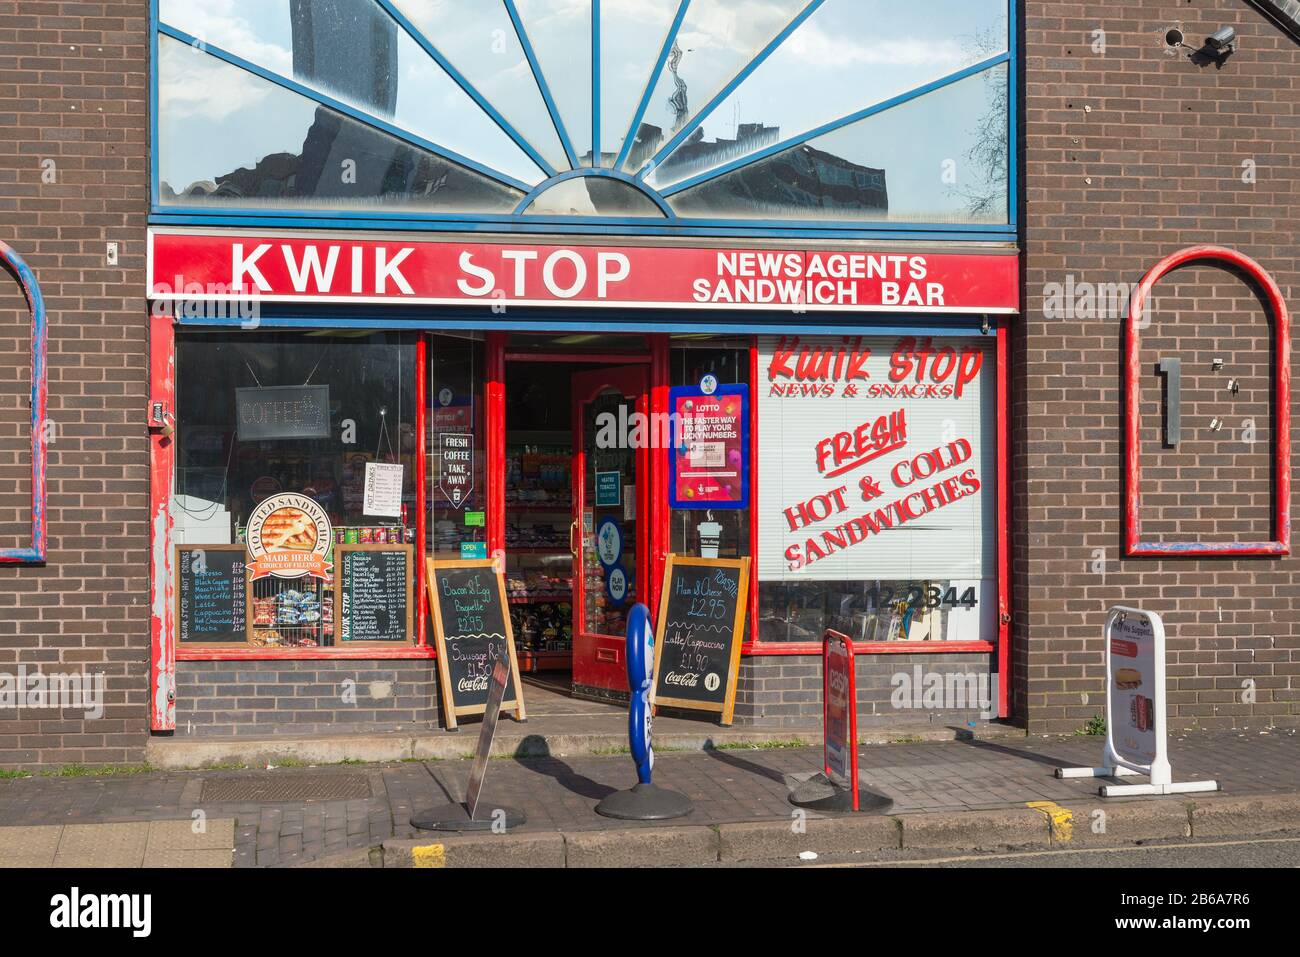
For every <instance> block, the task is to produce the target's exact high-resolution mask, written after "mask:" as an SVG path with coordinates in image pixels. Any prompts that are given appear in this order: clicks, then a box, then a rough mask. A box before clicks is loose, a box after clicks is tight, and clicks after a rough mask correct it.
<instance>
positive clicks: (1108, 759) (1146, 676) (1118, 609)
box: [1056, 605, 1219, 797]
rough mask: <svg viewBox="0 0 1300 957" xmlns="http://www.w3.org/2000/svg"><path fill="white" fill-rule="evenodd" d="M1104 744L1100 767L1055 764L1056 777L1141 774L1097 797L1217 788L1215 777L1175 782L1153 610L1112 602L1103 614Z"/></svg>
mask: <svg viewBox="0 0 1300 957" xmlns="http://www.w3.org/2000/svg"><path fill="white" fill-rule="evenodd" d="M1105 639H1106V745H1105V747H1104V748H1103V750H1102V758H1101V760H1102V766H1101V767H1097V768H1057V769H1056V776H1057V777H1058V778H1109V777H1126V776H1129V775H1139V774H1143V775H1146V776H1147V777H1148V778H1149V779H1150V783H1148V784H1104V785H1102V786H1101V787H1100V788H1099V789H1098V792H1099V793H1100V794H1101V796H1102V797H1126V796H1130V795H1135V794H1194V793H1197V792H1201V791H1217V790H1219V783H1218V782H1217V781H1185V782H1182V783H1175V782H1174V780H1173V772H1172V770H1171V768H1170V766H1169V752H1168V734H1167V730H1166V720H1165V625H1164V622H1163V621H1161V620H1160V616H1159V615H1157V614H1155V613H1154V612H1148V611H1142V610H1141V609H1138V608H1126V607H1124V606H1123V605H1116V606H1115V607H1113V608H1111V610H1110V611H1109V612H1108V613H1107V614H1106V630H1105Z"/></svg>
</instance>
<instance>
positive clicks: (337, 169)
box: [158, 37, 523, 213]
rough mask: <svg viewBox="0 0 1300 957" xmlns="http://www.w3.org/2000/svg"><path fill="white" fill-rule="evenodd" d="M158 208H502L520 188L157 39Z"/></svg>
mask: <svg viewBox="0 0 1300 957" xmlns="http://www.w3.org/2000/svg"><path fill="white" fill-rule="evenodd" d="M159 52H160V64H159V84H160V90H159V103H158V109H159V117H158V132H159V143H158V162H159V179H160V182H159V200H160V201H161V202H162V203H163V204H165V205H209V206H210V205H228V206H245V207H247V206H254V205H269V206H288V207H312V206H315V207H328V208H334V209H338V208H347V207H350V206H354V205H358V204H360V205H364V206H367V207H373V206H377V205H392V206H398V207H401V208H403V209H428V210H438V211H456V212H481V213H508V212H510V211H511V210H512V209H513V208H514V207H515V206H516V205H518V203H519V201H520V200H521V199H523V194H522V193H521V192H519V191H517V190H513V189H511V188H509V187H507V186H504V185H502V184H500V183H497V182H496V181H494V180H491V179H488V178H487V177H485V176H482V175H480V174H478V173H475V172H472V171H470V170H467V169H465V168H464V167H461V166H458V165H456V164H454V163H452V162H450V161H448V160H445V159H443V158H442V157H440V156H438V155H436V154H434V153H429V152H426V151H424V150H420V149H417V148H416V147H413V146H410V145H408V144H405V143H403V142H401V141H400V140H397V139H396V138H394V137H391V136H388V135H387V134H384V133H381V132H379V131H377V130H374V129H372V128H370V127H368V126H365V125H364V124H362V123H359V122H357V121H356V120H353V119H351V118H349V117H346V116H344V115H343V114H341V113H338V112H335V111H334V110H330V109H327V108H326V107H323V106H319V105H318V104H316V103H315V102H313V101H312V100H309V99H307V98H306V97H304V96H299V95H298V94H296V93H292V92H290V91H289V90H286V89H283V88H282V87H278V86H276V85H275V84H273V83H269V82H267V81H266V80H263V79H261V78H260V77H256V76H254V75H252V74H251V73H248V72H246V71H244V70H241V69H239V68H238V67H234V66H230V65H229V64H226V63H224V62H222V61H221V60H218V59H216V58H215V57H212V56H209V55H207V54H205V53H202V52H199V51H196V50H193V49H191V48H190V47H188V46H186V45H185V44H183V43H181V42H179V41H177V40H173V39H171V38H169V37H160V38H159Z"/></svg>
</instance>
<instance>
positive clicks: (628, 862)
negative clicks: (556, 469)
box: [312, 795, 1300, 868]
mask: <svg viewBox="0 0 1300 957" xmlns="http://www.w3.org/2000/svg"><path fill="white" fill-rule="evenodd" d="M1047 803H1050V802H1047ZM1051 811H1052V813H1050V814H1049V813H1046V812H1045V810H1044V809H1043V808H1030V807H1024V808H1001V809H993V810H972V811H938V812H907V813H902V814H894V815H859V816H847V815H845V816H837V817H826V818H818V817H814V818H808V819H807V820H805V821H803V822H801V823H800V822H796V821H794V820H793V819H792V820H788V821H787V820H779V821H751V822H743V823H735V824H721V825H686V826H671V825H663V826H653V827H634V828H615V829H611V830H599V831H576V832H559V831H548V832H519V833H515V834H502V835H488V834H480V835H455V834H447V835H440V834H436V833H433V832H431V833H429V834H428V835H425V836H422V837H420V838H417V839H415V840H394V841H385V842H384V844H383V853H382V855H377V854H370V855H369V857H366V855H367V854H369V852H368V851H366V850H364V849H361V850H357V851H352V852H349V854H348V855H345V857H346V860H345V859H344V858H343V857H340V858H338V859H337V860H334V861H331V860H330V859H322V860H321V861H317V862H315V863H314V865H312V866H325V867H328V866H351V867H364V866H367V865H366V863H364V862H363V859H364V860H368V861H369V866H376V867H378V866H382V867H450V868H457V867H556V868H558V867H637V866H640V867H699V866H707V865H712V864H717V863H722V864H729V863H744V862H749V863H753V862H763V861H771V862H777V861H790V860H795V859H797V858H798V856H799V854H800V853H802V852H804V851H813V852H815V853H816V854H818V855H819V856H823V857H824V856H827V855H836V856H841V857H842V856H845V855H857V854H861V855H864V857H869V856H870V855H874V854H878V853H880V852H883V851H897V850H907V849H909V848H910V849H917V850H921V849H926V850H952V851H997V850H1004V849H1008V848H1024V849H1031V848H1036V849H1043V848H1048V847H1056V848H1062V849H1064V848H1066V847H1069V846H1079V847H1089V846H1100V845H1124V844H1142V843H1145V842H1147V841H1155V840H1163V839H1170V838H1187V837H1228V836H1238V837H1240V836H1244V835H1253V834H1267V833H1276V832H1280V831H1300V795H1262V796H1258V797H1245V798H1204V799H1200V800H1198V801H1196V802H1192V801H1188V800H1186V799H1185V798H1173V797H1171V798H1167V799H1162V800H1151V801H1124V802H1118V803H1116V802H1112V803H1103V802H1102V800H1101V799H1100V798H1098V800H1097V801H1096V802H1086V803H1083V802H1072V803H1070V804H1067V805H1055V804H1053V805H1052V806H1051ZM1097 811H1102V812H1103V813H1104V817H1098V816H1097V815H1096V812H1097ZM1061 812H1066V813H1067V814H1068V817H1069V821H1068V824H1069V826H1068V827H1065V826H1064V822H1065V817H1064V816H1063V815H1062V813H1061ZM796 825H798V826H796ZM1095 825H1099V826H1095Z"/></svg>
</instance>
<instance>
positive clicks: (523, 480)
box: [505, 432, 573, 671]
mask: <svg viewBox="0 0 1300 957" xmlns="http://www.w3.org/2000/svg"><path fill="white" fill-rule="evenodd" d="M571 462H572V440H571V437H570V436H569V435H568V433H565V432H516V433H510V434H509V435H508V436H507V437H506V528H505V545H506V594H507V596H508V599H509V602H510V606H511V607H510V619H511V625H512V627H513V628H514V633H515V642H516V645H517V647H518V652H519V666H520V668H521V670H524V671H547V670H566V669H568V668H569V667H570V666H571V662H572V651H573V606H572V595H573V555H572V553H571V552H570V551H569V540H568V537H569V529H570V522H571V521H572V510H573V506H572V501H571V495H570V474H571V469H570V465H571Z"/></svg>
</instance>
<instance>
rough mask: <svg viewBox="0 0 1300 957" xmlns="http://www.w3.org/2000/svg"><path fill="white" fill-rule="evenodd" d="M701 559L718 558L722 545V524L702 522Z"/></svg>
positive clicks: (700, 529)
mask: <svg viewBox="0 0 1300 957" xmlns="http://www.w3.org/2000/svg"><path fill="white" fill-rule="evenodd" d="M699 533H700V557H701V558H717V557H718V546H719V545H720V544H721V543H722V524H721V523H720V522H700V527H699Z"/></svg>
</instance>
